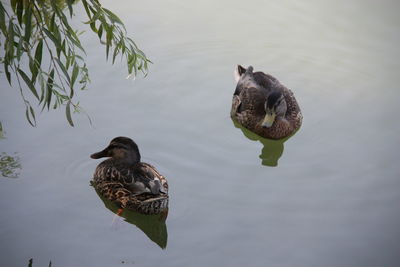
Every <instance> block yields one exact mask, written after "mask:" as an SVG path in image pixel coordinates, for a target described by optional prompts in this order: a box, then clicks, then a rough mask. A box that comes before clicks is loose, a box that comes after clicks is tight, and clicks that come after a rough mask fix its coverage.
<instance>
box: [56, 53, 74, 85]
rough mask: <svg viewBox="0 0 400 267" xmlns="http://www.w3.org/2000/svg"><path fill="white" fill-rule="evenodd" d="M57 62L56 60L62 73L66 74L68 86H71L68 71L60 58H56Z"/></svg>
mask: <svg viewBox="0 0 400 267" xmlns="http://www.w3.org/2000/svg"><path fill="white" fill-rule="evenodd" d="M55 60H56V62H57V64H58V66H60V68H61V70H62V72H63V73H64V76H65V78H67V81H68V84H69V85H70V86H71V78H70V77H69V74H68V71H67V69H66V68H65V66H64V64H63V63H62V62H61V60H60V59H58V58H56V59H55Z"/></svg>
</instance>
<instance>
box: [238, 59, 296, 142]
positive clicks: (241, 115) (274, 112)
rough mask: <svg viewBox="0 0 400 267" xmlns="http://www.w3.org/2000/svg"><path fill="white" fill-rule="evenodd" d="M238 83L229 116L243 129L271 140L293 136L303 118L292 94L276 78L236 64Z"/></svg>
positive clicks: (250, 67)
mask: <svg viewBox="0 0 400 267" xmlns="http://www.w3.org/2000/svg"><path fill="white" fill-rule="evenodd" d="M235 80H236V82H237V85H236V90H235V93H234V94H233V99H232V108H231V117H232V119H234V120H236V121H237V122H239V123H240V124H241V125H243V126H244V127H245V128H247V129H249V130H250V131H252V132H254V133H256V134H258V135H259V136H262V137H265V138H270V139H281V138H285V137H288V136H290V135H292V134H293V133H295V132H296V131H297V130H298V129H299V128H300V126H301V122H302V119H303V115H302V114H301V111H300V107H299V105H298V104H297V101H296V98H295V97H294V95H293V93H292V91H290V90H289V89H288V88H286V87H285V86H284V85H282V84H281V83H280V82H279V81H278V80H277V79H276V78H274V77H273V76H271V75H269V74H265V73H263V72H253V67H252V66H249V67H248V68H247V69H246V68H244V67H242V66H240V65H238V66H237V67H236V69H235Z"/></svg>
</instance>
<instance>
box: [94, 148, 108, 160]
mask: <svg viewBox="0 0 400 267" xmlns="http://www.w3.org/2000/svg"><path fill="white" fill-rule="evenodd" d="M90 157H91V158H92V159H99V158H104V157H108V150H107V148H106V149H104V150H102V151H100V152H97V153H94V154H92V155H90Z"/></svg>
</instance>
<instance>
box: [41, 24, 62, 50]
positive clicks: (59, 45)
mask: <svg viewBox="0 0 400 267" xmlns="http://www.w3.org/2000/svg"><path fill="white" fill-rule="evenodd" d="M43 31H44V33H46V35H47V36H48V37H49V38H50V39H51V41H52V42H53V43H54V45H55V46H56V47H57V48H59V49H61V41H60V40H58V39H57V38H56V37H55V36H54V35H53V34H52V33H51V32H49V30H47V29H46V28H43Z"/></svg>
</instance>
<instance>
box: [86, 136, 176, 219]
mask: <svg viewBox="0 0 400 267" xmlns="http://www.w3.org/2000/svg"><path fill="white" fill-rule="evenodd" d="M90 157H91V158H92V159H99V158H104V157H105V158H108V159H106V160H104V161H102V162H101V163H100V164H99V165H98V166H97V167H96V169H95V172H94V174H93V180H92V185H93V187H94V188H95V189H96V191H97V192H98V193H99V194H100V195H102V196H103V197H105V198H106V199H108V200H110V201H113V202H115V203H116V204H117V205H119V206H120V207H121V208H122V209H128V210H133V211H137V212H140V213H143V214H159V213H161V212H163V211H165V210H167V209H168V199H169V197H168V182H167V179H166V178H165V177H164V176H163V175H161V174H160V173H159V172H158V171H157V169H156V168H155V167H154V166H152V165H150V164H148V163H145V162H141V161H140V160H141V156H140V152H139V148H138V145H137V144H136V143H135V142H134V141H133V140H132V139H130V138H128V137H124V136H119V137H115V138H114V139H112V140H111V142H110V144H109V145H108V146H107V147H106V148H105V149H103V150H102V151H100V152H97V153H94V154H92V155H91V156H90Z"/></svg>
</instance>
